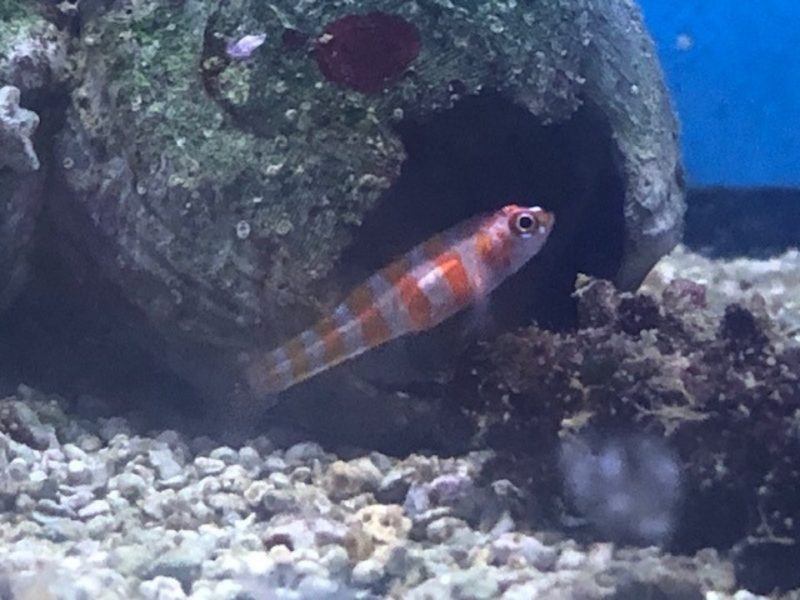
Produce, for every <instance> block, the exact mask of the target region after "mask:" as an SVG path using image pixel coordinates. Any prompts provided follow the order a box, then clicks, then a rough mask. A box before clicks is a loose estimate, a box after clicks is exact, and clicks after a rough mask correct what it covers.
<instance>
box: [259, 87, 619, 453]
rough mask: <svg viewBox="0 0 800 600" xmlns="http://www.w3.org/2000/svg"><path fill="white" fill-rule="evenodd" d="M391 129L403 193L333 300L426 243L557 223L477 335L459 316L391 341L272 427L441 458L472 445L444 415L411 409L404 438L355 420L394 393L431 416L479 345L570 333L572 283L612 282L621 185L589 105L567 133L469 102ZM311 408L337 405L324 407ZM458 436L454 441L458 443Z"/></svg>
mask: <svg viewBox="0 0 800 600" xmlns="http://www.w3.org/2000/svg"><path fill="white" fill-rule="evenodd" d="M397 130H398V133H399V134H400V136H401V138H402V140H403V143H404V145H405V149H406V151H407V154H408V157H407V159H406V162H405V163H404V165H403V168H402V172H401V175H400V177H399V178H398V180H397V181H396V182H395V183H394V185H393V186H392V187H391V188H390V189H389V190H388V191H387V192H386V193H385V194H384V196H383V197H382V199H381V200H380V204H379V206H378V207H377V208H376V209H375V210H374V211H373V212H372V213H371V215H370V217H369V218H368V219H367V220H366V222H365V223H364V224H363V225H362V226H361V227H360V228H359V229H358V230H357V232H356V234H355V241H354V243H353V244H352V245H351V247H350V248H349V249H348V250H347V251H346V252H345V253H344V254H343V256H342V259H341V262H340V265H341V268H340V269H339V273H338V275H339V280H338V281H337V284H338V285H339V286H340V287H341V289H344V290H346V289H350V288H352V287H353V286H355V285H358V284H359V283H360V282H361V280H363V279H364V278H365V277H367V276H368V275H369V274H371V273H373V272H375V271H377V270H379V269H380V268H382V267H383V266H385V265H386V264H388V263H389V262H390V261H391V260H392V259H394V258H395V257H397V256H399V255H401V254H403V253H404V252H406V251H408V250H409V249H410V248H412V247H413V246H414V245H416V244H417V243H420V242H422V241H424V240H426V239H428V238H429V237H431V236H432V235H434V234H436V233H438V232H440V231H443V230H445V229H447V228H448V227H450V226H452V225H455V224H457V223H459V222H461V221H463V220H465V219H468V218H470V217H472V216H475V215H476V214H480V213H484V212H491V211H494V210H497V209H498V208H500V207H502V206H504V205H506V204H510V203H516V204H521V205H532V204H537V205H541V206H543V207H545V208H547V209H550V210H553V211H555V213H556V217H557V224H556V228H555V230H554V232H553V234H552V235H551V237H550V239H549V240H548V242H547V244H546V246H545V249H544V250H543V251H542V252H541V253H540V254H539V255H538V256H537V257H535V259H534V260H533V261H532V262H531V263H529V264H528V265H527V266H526V267H524V268H523V269H522V270H521V271H520V272H519V273H517V274H515V275H514V276H513V277H511V278H510V279H509V280H508V281H506V282H504V283H503V284H502V285H501V286H500V288H498V290H496V291H495V292H494V293H493V295H492V298H491V300H490V302H489V306H490V312H491V315H490V319H489V320H490V321H491V322H490V323H489V324H486V325H487V326H486V327H483V326H482V325H484V324H480V323H479V324H478V326H477V327H475V323H473V322H472V320H473V319H474V316H473V315H470V314H469V311H465V312H464V313H463V314H461V315H458V316H456V317H454V318H453V319H450V320H448V321H447V322H445V323H443V324H441V325H439V326H438V327H436V328H434V329H433V330H430V331H428V332H424V333H421V334H417V335H414V336H406V337H403V338H400V339H398V340H395V341H393V342H390V343H389V344H387V345H386V346H384V347H381V348H378V349H374V350H371V351H370V352H368V353H365V354H364V355H362V356H361V357H359V358H356V359H355V360H353V361H350V362H349V363H346V364H345V365H343V366H342V367H340V368H338V369H337V370H335V371H333V372H327V373H322V374H321V375H319V376H317V377H316V378H314V379H312V380H310V381H308V382H304V383H303V384H301V385H300V386H298V387H297V388H294V389H290V390H288V391H287V392H286V393H285V398H286V401H285V402H282V403H280V404H279V405H278V406H277V407H276V413H275V414H274V415H273V416H280V417H281V418H285V419H286V420H289V421H293V422H295V423H298V422H300V423H303V425H304V427H305V428H306V430H307V431H309V433H310V434H311V435H313V436H314V437H315V438H316V439H320V440H322V441H323V442H326V441H331V442H333V441H340V442H341V441H342V440H347V441H348V442H349V443H355V444H364V445H367V446H373V445H375V444H377V445H378V446H379V447H380V449H381V450H382V451H388V452H390V453H402V452H404V451H408V450H413V449H414V447H417V448H420V447H424V448H435V449H437V450H442V449H444V451H449V449H450V448H452V447H453V446H455V447H458V446H459V444H461V445H463V443H465V442H466V440H467V438H468V436H469V431H467V430H466V429H463V428H462V429H459V428H458V426H457V425H455V426H454V429H453V431H449V430H447V427H448V426H446V425H443V424H442V422H443V421H448V422H453V423H455V422H456V421H457V417H456V416H455V415H450V414H449V412H448V414H447V415H442V414H438V413H437V411H440V410H446V411H449V409H441V408H434V407H433V406H431V407H428V408H424V407H420V411H421V413H420V414H419V415H417V418H414V419H413V423H409V424H407V425H406V427H405V430H403V427H401V426H399V425H394V426H385V425H384V426H383V427H378V428H377V429H374V428H373V430H371V429H370V428H369V427H367V426H365V425H364V422H368V421H370V419H369V418H365V419H364V420H363V421H359V420H354V415H360V416H363V415H368V414H371V413H374V412H376V409H375V404H376V403H384V404H385V405H388V404H389V403H392V402H397V398H396V394H395V392H396V391H398V390H402V391H404V392H407V393H409V394H410V397H412V398H427V399H428V400H430V401H431V403H433V402H434V401H435V400H436V399H441V397H442V394H443V392H442V390H441V389H438V387H437V383H436V382H441V381H442V379H441V376H442V375H443V374H444V375H445V377H446V374H447V373H448V372H449V371H450V370H451V369H453V368H454V367H455V366H456V365H457V364H458V361H459V360H460V359H461V358H463V356H464V355H465V353H468V352H469V351H470V349H471V348H472V344H473V343H474V342H475V341H477V340H480V339H481V338H488V337H491V336H493V335H496V334H498V333H501V332H503V331H509V330H513V329H514V328H516V327H519V326H523V325H527V324H530V323H531V322H532V321H533V320H536V321H538V322H539V323H540V324H542V325H544V326H547V327H554V328H564V327H570V326H571V325H572V324H573V323H574V319H575V304H574V302H573V299H572V298H571V294H572V292H573V289H574V282H575V277H576V274H577V273H579V272H583V273H588V274H591V275H595V276H599V277H604V278H612V277H613V276H614V274H615V273H616V270H617V269H618V267H619V265H620V261H621V258H622V253H623V243H624V238H625V235H624V234H625V232H624V227H625V223H624V214H623V200H624V195H625V191H624V182H623V178H622V175H621V173H620V170H619V167H618V163H617V153H616V148H615V145H614V142H613V139H612V135H611V130H610V128H609V127H608V125H607V123H606V122H605V120H604V118H603V116H602V114H600V112H599V111H597V110H595V109H593V108H592V107H590V106H584V107H583V108H582V109H580V110H579V111H577V112H576V113H575V114H574V115H573V116H572V118H570V119H569V120H567V121H565V122H563V123H558V124H544V123H543V122H542V121H541V120H539V119H537V118H536V117H535V116H534V115H533V114H531V113H530V112H529V111H528V110H527V109H526V108H524V107H523V106H520V105H518V104H515V103H514V102H512V101H511V100H509V99H508V98H506V97H505V96H503V95H502V94H499V93H496V92H491V93H484V94H481V95H478V96H471V97H467V98H464V99H462V100H461V101H459V102H457V103H456V104H455V106H453V107H452V108H450V109H448V110H444V111H441V112H438V113H435V114H433V115H431V116H429V117H428V118H426V119H424V120H421V121H413V120H407V121H404V122H401V123H400V124H399V125H398V127H397ZM473 328H474V330H473ZM350 375H355V376H356V377H357V378H358V379H360V380H361V381H363V382H367V383H368V384H369V385H371V386H375V387H376V389H377V391H376V394H378V396H379V397H376V398H368V397H366V396H365V395H364V394H362V393H361V392H360V390H359V389H357V388H353V387H351V386H349V385H348V383H347V382H348V379H349V376H350ZM321 395H322V396H321ZM362 396H363V397H362ZM320 397H328V398H330V397H335V400H334V401H333V402H332V403H330V404H329V403H328V402H327V401H326V402H324V403H321V402H320V401H319V398H320ZM404 402H406V404H407V405H408V402H409V400H405V401H404ZM329 406H333V407H335V408H329ZM384 410H386V409H384ZM405 410H406V411H408V412H412V411H411V410H410V409H408V408H406V409H405ZM377 412H378V413H379V414H378V415H377V417H378V418H376V419H375V420H376V421H378V422H379V421H380V418H379V417H380V411H377ZM399 412H402V411H399ZM385 414H389V413H388V412H386V413H385ZM385 414H384V417H385ZM414 414H416V413H414ZM454 436H460V437H461V438H462V439H461V440H460V441H456V442H455V443H454V440H453V439H452V438H453V437H454ZM337 438H338V440H337Z"/></svg>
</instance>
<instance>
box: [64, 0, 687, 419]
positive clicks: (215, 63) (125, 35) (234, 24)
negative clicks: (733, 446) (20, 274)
mask: <svg viewBox="0 0 800 600" xmlns="http://www.w3.org/2000/svg"><path fill="white" fill-rule="evenodd" d="M81 7H82V8H81ZM90 8H91V10H90ZM79 10H83V11H84V14H83V15H82V17H83V18H82V21H81V40H80V44H79V45H78V46H77V47H76V50H75V54H74V59H75V61H76V64H77V65H78V66H79V71H78V73H79V74H78V76H77V78H76V82H77V85H76V86H75V88H74V90H73V91H72V93H71V98H70V101H71V102H70V107H69V109H68V111H67V121H66V125H65V127H64V129H63V131H62V132H61V133H60V135H59V136H58V144H57V149H56V152H57V162H58V164H59V165H61V166H62V167H63V169H62V171H61V173H60V176H62V177H63V179H64V181H65V183H66V190H65V193H64V194H63V195H60V197H59V198H58V200H57V201H56V202H54V206H55V210H56V219H57V222H58V223H59V226H60V227H63V229H64V230H65V231H67V232H69V235H70V236H71V238H72V240H73V241H72V242H69V243H75V244H76V245H78V247H79V248H81V249H82V254H83V257H82V259H81V260H83V261H84V262H85V263H88V265H89V269H88V271H89V272H95V270H96V269H95V267H98V268H99V270H98V271H97V272H98V273H99V274H100V276H101V277H102V278H103V279H105V280H107V281H111V282H112V283H113V285H114V286H115V287H116V289H117V290H119V294H120V296H121V297H122V298H124V300H125V301H126V302H127V303H130V304H131V305H132V306H133V307H134V308H135V310H136V312H137V313H138V314H139V315H141V317H142V318H143V319H144V321H145V323H146V324H147V325H148V326H150V327H152V328H153V329H152V330H151V332H150V333H148V334H146V335H144V336H143V337H144V338H145V343H146V344H148V345H149V347H150V348H151V349H153V350H154V351H155V352H157V353H158V355H159V356H162V357H166V358H167V359H168V360H169V361H170V363H171V364H172V365H173V367H175V368H177V369H178V370H179V371H180V372H181V373H182V374H183V375H184V376H186V377H187V378H188V379H189V380H191V381H193V382H194V383H196V384H198V385H200V386H201V387H202V388H203V389H204V390H205V391H206V392H208V393H209V394H210V395H213V394H214V393H215V392H218V391H220V390H226V389H228V388H229V387H230V379H231V374H232V373H234V372H235V370H236V367H235V362H236V360H237V359H238V354H239V352H240V351H242V350H247V349H248V348H251V347H253V346H258V347H260V346H269V345H272V344H273V343H276V342H278V341H280V340H282V339H283V338H285V337H286V336H288V335H289V334H292V333H294V332H296V331H297V330H298V329H300V328H301V327H302V326H304V325H305V324H307V323H308V322H309V321H310V320H311V319H312V318H313V317H314V316H316V314H317V313H318V311H319V310H321V309H322V307H324V306H325V305H327V304H329V303H330V302H331V301H333V300H336V299H338V298H339V297H340V296H341V295H342V293H343V292H344V291H346V289H345V288H346V287H348V286H349V285H350V284H351V283H352V282H354V281H356V280H357V279H358V278H360V277H362V276H363V275H365V274H366V273H367V272H368V271H369V270H370V269H372V268H374V267H375V265H374V264H373V261H374V262H378V261H384V260H388V259H389V258H391V255H392V254H393V253H395V252H398V251H402V250H405V249H407V248H408V246H409V245H411V244H412V243H414V242H415V241H418V240H420V239H423V238H424V237H427V236H428V235H430V234H431V233H432V232H434V231H437V230H439V229H441V228H444V227H446V226H447V225H450V224H452V223H454V222H457V221H459V220H461V219H463V218H465V217H467V216H471V215H472V214H474V213H476V212H480V211H482V210H487V209H490V208H492V207H494V206H497V205H498V204H503V203H505V202H507V201H509V200H514V201H529V200H530V199H531V198H533V199H535V201H538V202H541V203H543V204H546V205H548V206H552V207H553V208H555V209H556V211H557V212H558V213H559V219H560V221H559V222H560V223H562V225H560V231H559V233H558V235H557V239H556V240H554V241H553V243H552V249H551V251H550V255H549V258H548V257H542V261H541V263H540V264H539V265H538V266H537V265H533V266H532V270H529V271H527V272H526V273H527V274H524V275H522V276H521V277H522V278H521V279H520V282H521V283H519V284H518V290H517V291H521V292H523V296H524V297H526V298H531V300H530V301H528V302H527V303H526V304H525V306H523V307H521V308H520V309H519V311H518V312H521V313H522V314H520V315H517V316H518V318H520V319H523V320H524V319H525V318H527V319H530V317H531V315H532V314H535V313H536V306H537V305H544V304H547V303H548V301H549V303H550V304H552V305H559V303H561V304H563V300H564V298H565V297H566V296H567V295H568V290H569V289H570V288H571V279H572V277H573V275H574V273H575V271H576V270H577V269H579V268H583V269H584V270H588V271H590V272H593V273H597V274H601V275H605V276H611V277H615V278H616V279H617V280H618V281H619V282H620V283H621V284H623V285H625V286H632V285H636V284H637V283H638V281H639V279H640V278H641V277H643V275H644V274H645V272H646V270H647V268H648V267H649V266H650V265H651V264H652V263H653V262H654V260H656V258H657V257H658V256H659V255H660V254H661V253H662V252H664V251H665V250H667V249H668V248H669V247H671V245H672V244H673V243H674V242H675V240H676V238H677V235H678V233H679V228H680V220H681V215H682V210H683V204H682V190H681V185H682V184H681V182H680V175H679V164H678V156H677V145H676V142H675V129H676V127H675V122H674V118H673V116H672V113H671V111H670V109H669V106H668V102H667V99H666V94H665V91H664V87H663V83H662V81H661V75H660V71H659V69H658V67H657V64H656V62H655V59H654V58H653V56H652V52H651V51H650V50H651V47H650V46H651V45H650V41H649V39H648V38H647V36H646V34H645V32H644V31H643V30H642V28H641V24H640V19H639V15H638V12H637V11H636V9H634V8H633V7H632V6H631V5H630V3H629V2H627V1H623V0H620V1H617V2H614V3H612V4H611V5H610V7H607V8H604V9H603V10H602V12H599V9H597V8H595V7H594V5H593V4H592V3H589V2H584V1H583V0H574V1H572V2H550V1H548V2H539V3H536V4H535V5H529V4H522V3H477V4H474V5H473V4H470V5H469V6H455V5H452V4H449V3H441V2H435V1H425V2H413V3H405V2H404V3H400V2H387V1H385V0H370V1H368V2H363V3H360V4H359V13H365V14H370V12H375V11H380V12H383V13H386V14H389V15H392V16H393V17H395V19H389V20H388V23H389V25H388V26H386V25H382V26H383V27H388V30H389V31H392V30H393V29H392V28H393V27H394V28H396V29H397V30H398V31H399V32H400V33H398V37H397V39H395V40H394V42H393V43H395V44H396V52H394V53H390V54H388V55H385V56H382V57H381V61H382V62H381V63H380V64H381V65H382V66H381V68H382V69H384V70H385V71H386V73H385V77H386V86H385V89H382V90H377V89H376V86H375V85H374V81H373V80H374V77H375V74H374V73H370V74H369V75H368V76H367V75H363V74H361V73H360V72H359V71H358V69H360V68H363V65H364V64H365V63H364V61H361V62H359V61H358V60H355V58H358V57H355V58H354V57H353V56H352V55H348V54H347V52H342V51H340V52H339V54H337V55H336V57H334V58H333V59H331V58H330V56H328V57H327V58H326V59H325V60H326V61H327V62H326V63H325V64H326V66H325V68H324V69H321V68H320V65H321V64H322V63H321V62H320V61H321V55H322V54H324V53H325V52H328V51H329V50H330V49H331V48H332V46H331V45H330V44H334V46H335V44H337V43H338V41H337V42H333V41H332V40H331V39H330V38H326V37H325V35H324V34H323V32H325V31H333V32H336V33H337V35H350V34H349V33H348V31H350V27H349V26H341V25H339V26H336V25H332V24H334V23H340V21H338V20H339V19H343V18H344V17H347V16H348V14H350V13H349V12H348V11H349V10H351V9H350V8H349V7H347V6H344V5H338V4H331V3H313V2H312V3H301V4H296V3H294V2H287V3H285V5H284V4H281V3H278V4H275V3H272V4H270V5H268V6H267V5H264V4H263V3H261V2H255V1H252V2H251V1H243V2H220V3H210V2H200V1H199V0H191V1H188V2H185V3H166V2H155V1H152V0H147V1H144V2H137V3H135V4H131V5H130V6H128V5H127V4H126V5H124V6H123V5H119V6H118V5H113V6H111V7H110V8H108V9H107V10H102V9H100V8H99V7H98V6H97V5H96V4H89V5H85V6H84V5H83V4H81V5H80V7H79ZM398 20H400V21H402V22H403V23H405V25H403V26H397V25H396V23H397V22H399V21H398ZM343 22H344V23H352V21H343ZM381 22H382V23H386V22H387V21H386V19H384V20H382V21H381ZM329 26H330V28H331V29H329V30H328V27H329ZM414 31H416V32H417V34H418V41H419V47H418V48H417V47H407V46H408V45H409V44H413V43H415V40H416V39H417V36H415V35H413V32H414ZM261 33H263V34H265V35H266V39H265V42H264V44H263V45H261V46H259V47H258V48H256V49H255V50H254V51H253V52H252V55H251V56H250V58H249V59H246V60H240V59H236V60H234V59H231V58H230V57H229V56H228V54H227V53H226V48H228V47H229V44H230V43H231V42H232V41H235V40H237V39H241V38H242V37H243V36H245V35H256V34H261ZM321 34H323V35H321ZM327 35H328V36H329V35H330V33H328V34H327ZM353 35H356V34H353ZM357 35H358V36H360V37H358V38H357V43H355V42H354V44H353V47H367V48H368V47H369V39H370V36H369V35H366V34H363V33H359V34H357ZM365 40H366V41H365ZM643 47H644V48H645V49H646V50H647V51H645V52H642V48H643ZM337 57H338V58H337ZM331 60H334V62H336V61H339V62H337V63H336V64H335V65H334V67H335V68H332V67H331V66H330V64H329V63H330V61H331ZM343 61H344V62H343ZM347 61H350V62H347ZM393 61H394V62H393ZM367 62H368V61H367ZM401 63H402V64H403V65H404V64H406V63H408V68H407V69H405V70H404V71H403V72H402V73H400V71H399V70H398V69H397V68H396V67H397V66H398V65H400V64H401ZM198 68H199V75H198ZM336 69H338V70H336ZM354 70H355V71H354ZM343 72H344V73H349V75H347V76H340V75H333V73H339V74H341V73H343ZM354 72H355V73H356V74H355V75H353V73H354ZM382 72H383V71H381V73H382ZM326 75H327V76H328V78H331V79H334V81H329V80H328V79H327V78H326ZM348 77H349V79H348ZM365 77H367V79H364V78H365ZM369 77H371V78H373V79H368V78H369ZM356 80H358V81H361V82H362V83H363V81H368V82H369V85H368V86H367V87H366V88H365V87H364V85H361V86H360V87H359V86H358V85H353V84H352V83H353V82H354V81H356ZM348 82H349V83H348ZM354 87H355V88H357V89H353V88H354ZM359 89H360V90H362V91H358V90H359ZM478 93H483V95H482V96H479V97H475V94H478ZM448 115H449V116H448ZM497 122H500V123H501V124H502V126H501V127H497V126H496V123H497ZM437 123H440V124H439V125H437ZM437 127H439V128H442V127H443V128H444V129H445V134H444V135H438V134H436V137H435V138H432V135H434V134H433V133H432V132H436V131H438V130H437ZM498 132H500V133H498ZM426 136H428V137H426ZM612 140H613V141H612ZM432 142H433V143H432ZM440 144H441V145H440ZM407 155H408V161H407V163H406V166H405V167H404V168H403V171H402V173H401V165H403V161H404V160H405V159H406V158H407ZM506 157H508V158H509V159H510V160H509V159H507V158H506ZM515 161H516V162H515ZM509 164H511V167H509ZM420 165H422V166H420ZM532 165H533V166H532ZM483 167H486V169H487V170H486V175H485V176H484V177H483V181H478V182H477V183H478V184H479V185H468V186H467V189H459V186H458V185H454V182H458V181H459V180H460V181H461V182H462V184H463V181H464V180H463V174H464V173H475V174H478V173H481V168H483ZM509 168H512V169H514V168H515V169H516V173H517V174H516V175H515V177H511V178H509V177H506V175H507V174H508V169H509ZM425 169H428V171H425ZM520 173H522V174H524V175H520ZM443 174H444V175H443ZM526 177H527V178H528V179H527V180H526ZM448 178H449V179H448ZM510 180H515V181H516V183H515V184H514V185H513V186H511V187H508V182H509V181H510ZM437 195H439V198H436V196H437ZM598 239H599V240H602V242H601V243H600V244H598V243H596V240H598ZM359 244H361V246H360V247H359ZM365 249H367V251H364V250H365ZM348 251H350V254H348ZM378 266H380V265H378ZM76 268H78V269H80V268H81V267H76ZM553 272H555V275H554V276H553V279H554V280H555V282H554V284H553V285H552V286H550V287H548V288H547V289H548V290H549V289H552V290H555V291H553V292H542V291H541V286H539V288H540V291H536V286H535V285H534V283H533V282H532V277H533V275H534V274H536V273H542V275H543V276H548V275H550V274H551V273H553ZM528 292H530V293H528ZM548 293H549V294H550V295H551V296H552V297H551V298H547V297H544V298H538V296H542V295H545V296H546V294H548ZM143 331H146V330H143ZM156 332H157V333H156ZM445 345H446V346H447V344H445ZM450 345H451V346H452V344H450ZM400 353H401V354H402V350H401V351H400ZM406 360H408V359H407V358H406ZM394 362H400V363H402V361H394ZM439 362H440V364H441V361H439ZM383 366H385V363H384V365H383ZM379 371H386V369H385V368H380V369H379ZM400 379H402V377H400ZM406 381H408V379H407V378H406ZM328 387H329V388H330V386H328ZM357 390H358V387H355V388H353V390H350V391H349V393H350V395H355V394H357V393H358V391H357ZM384 420H385V421H386V419H384Z"/></svg>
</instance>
